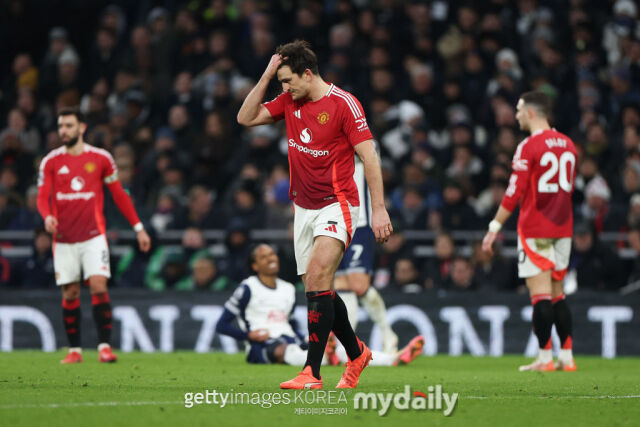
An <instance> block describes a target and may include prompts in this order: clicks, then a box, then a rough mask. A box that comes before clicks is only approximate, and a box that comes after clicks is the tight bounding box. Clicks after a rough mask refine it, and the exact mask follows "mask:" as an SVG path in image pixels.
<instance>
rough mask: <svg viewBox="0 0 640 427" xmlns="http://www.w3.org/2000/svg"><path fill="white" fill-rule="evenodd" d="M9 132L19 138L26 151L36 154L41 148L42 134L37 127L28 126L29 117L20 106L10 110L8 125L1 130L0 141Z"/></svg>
mask: <svg viewBox="0 0 640 427" xmlns="http://www.w3.org/2000/svg"><path fill="white" fill-rule="evenodd" d="M8 134H13V135H15V136H16V137H17V138H18V140H19V141H20V144H21V146H22V150H23V151H24V152H26V153H30V154H35V153H37V152H38V151H39V150H40V134H39V133H38V131H37V130H36V129H34V128H30V127H29V126H28V123H27V117H26V116H25V113H24V112H23V111H22V110H20V109H19V108H14V109H12V110H11V111H9V116H8V119H7V127H6V128H5V129H4V130H3V131H1V132H0V141H3V140H4V137H5V135H8Z"/></svg>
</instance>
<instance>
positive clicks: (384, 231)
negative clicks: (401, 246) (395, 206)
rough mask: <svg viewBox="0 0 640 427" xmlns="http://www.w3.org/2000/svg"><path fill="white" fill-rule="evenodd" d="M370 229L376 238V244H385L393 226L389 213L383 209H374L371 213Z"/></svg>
mask: <svg viewBox="0 0 640 427" xmlns="http://www.w3.org/2000/svg"><path fill="white" fill-rule="evenodd" d="M371 227H372V228H373V234H374V235H375V236H376V242H378V243H385V242H386V241H387V240H389V236H391V233H393V226H392V225H391V219H390V218H389V213H388V212H387V210H386V209H385V208H382V209H376V210H374V211H373V212H372V213H371Z"/></svg>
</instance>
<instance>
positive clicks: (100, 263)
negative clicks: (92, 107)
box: [38, 109, 151, 363]
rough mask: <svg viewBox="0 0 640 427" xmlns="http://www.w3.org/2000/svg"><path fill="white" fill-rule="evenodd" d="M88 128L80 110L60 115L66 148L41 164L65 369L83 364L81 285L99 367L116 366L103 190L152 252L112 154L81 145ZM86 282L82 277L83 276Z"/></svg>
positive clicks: (42, 205) (42, 199)
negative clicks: (90, 316) (65, 349)
mask: <svg viewBox="0 0 640 427" xmlns="http://www.w3.org/2000/svg"><path fill="white" fill-rule="evenodd" d="M86 128H87V125H86V124H85V122H84V119H83V116H82V114H81V113H80V112H79V111H78V110H76V109H63V110H61V111H60V113H59V114H58V135H59V136H60V139H61V140H62V142H63V143H64V145H63V146H61V147H59V148H56V149H55V150H52V151H51V152H50V153H49V154H47V155H46V156H45V157H44V158H43V159H42V162H41V163H40V171H39V174H38V211H39V212H40V215H42V218H44V225H45V229H46V230H47V231H48V232H49V233H51V234H52V235H53V265H54V269H55V274H56V283H57V284H58V286H61V287H62V318H63V320H64V327H65V331H66V333H67V337H68V338H69V354H67V356H66V357H65V358H64V359H63V360H62V363H79V362H82V348H81V347H80V318H81V316H80V280H81V279H82V278H84V280H85V281H86V282H87V284H88V285H89V288H90V291H91V301H92V304H93V319H94V321H95V323H96V327H97V331H98V352H99V356H98V357H99V359H98V360H99V361H100V362H115V361H116V359H117V358H116V356H115V355H114V354H113V352H112V351H111V345H110V340H111V304H110V302H109V294H108V293H107V279H109V277H111V273H110V270H109V247H108V245H107V238H106V222H105V219H104V214H103V205H104V199H103V184H104V185H106V186H107V188H108V189H109V191H110V192H111V195H112V196H113V200H114V201H115V202H116V205H117V206H118V209H120V211H121V212H122V214H123V215H124V216H125V217H126V218H127V220H128V221H129V223H130V224H131V226H132V227H133V229H134V230H135V231H136V233H137V235H136V237H137V240H138V245H139V246H140V250H141V251H143V252H147V251H148V250H149V247H150V246H151V241H150V239H149V236H148V235H147V233H146V232H145V231H144V227H143V226H142V223H141V222H140V219H138V214H137V213H136V210H135V208H134V207H133V203H132V202H131V198H130V197H129V196H128V195H127V193H126V192H125V191H124V189H123V188H122V185H121V184H120V181H119V180H118V171H117V169H116V165H115V163H114V161H113V157H111V154H109V152H108V151H106V150H103V149H101V148H96V147H93V146H91V145H89V144H87V143H85V142H84V141H83V138H82V135H83V134H84V132H85V130H86ZM81 271H82V274H83V276H84V277H81V275H80V272H81Z"/></svg>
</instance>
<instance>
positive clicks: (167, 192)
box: [149, 187, 180, 232]
mask: <svg viewBox="0 0 640 427" xmlns="http://www.w3.org/2000/svg"><path fill="white" fill-rule="evenodd" d="M179 200H180V192H179V191H178V189H176V188H172V187H167V188H163V189H162V190H160V195H159V196H158V202H157V204H156V209H155V211H154V212H153V214H152V215H151V219H150V220H149V222H150V223H151V226H152V227H153V228H154V229H155V230H156V231H157V232H162V231H164V230H166V229H167V227H168V225H169V224H171V223H172V222H173V220H174V218H175V217H176V215H177V214H178V211H179Z"/></svg>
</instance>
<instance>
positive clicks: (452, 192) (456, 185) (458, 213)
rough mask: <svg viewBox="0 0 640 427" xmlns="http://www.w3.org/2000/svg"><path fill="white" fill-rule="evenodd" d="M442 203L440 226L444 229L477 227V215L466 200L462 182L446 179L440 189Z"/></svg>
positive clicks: (470, 228)
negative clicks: (441, 189) (442, 187)
mask: <svg viewBox="0 0 640 427" xmlns="http://www.w3.org/2000/svg"><path fill="white" fill-rule="evenodd" d="M442 198H443V200H444V205H443V207H442V210H441V212H440V214H441V218H442V219H441V227H442V228H444V229H445V230H475V229H477V228H478V227H479V221H478V217H477V215H476V213H475V211H474V210H473V208H472V207H471V205H470V204H469V202H468V201H467V200H466V196H465V193H464V190H463V187H462V183H461V182H460V181H457V180H453V179H450V180H448V181H447V182H446V183H445V185H444V189H443V191H442Z"/></svg>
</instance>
